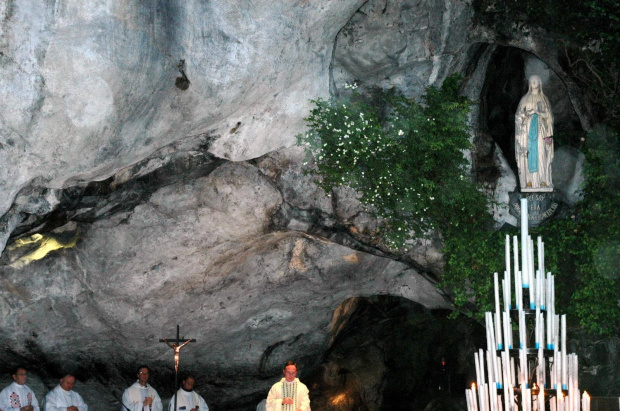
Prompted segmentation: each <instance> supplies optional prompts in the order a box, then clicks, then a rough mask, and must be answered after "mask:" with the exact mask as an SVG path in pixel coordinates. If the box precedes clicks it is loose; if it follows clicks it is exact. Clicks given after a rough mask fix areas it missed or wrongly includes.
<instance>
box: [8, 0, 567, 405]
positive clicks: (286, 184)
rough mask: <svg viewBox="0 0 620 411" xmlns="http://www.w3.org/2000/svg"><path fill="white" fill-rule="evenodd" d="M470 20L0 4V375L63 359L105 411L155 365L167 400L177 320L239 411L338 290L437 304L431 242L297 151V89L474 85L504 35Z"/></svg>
mask: <svg viewBox="0 0 620 411" xmlns="http://www.w3.org/2000/svg"><path fill="white" fill-rule="evenodd" d="M471 17H472V10H471V8H470V4H469V2H468V1H448V0H446V1H437V2H435V1H425V0H422V1H417V0H416V1H412V0H402V1H390V0H368V1H364V0H341V1H328V0H317V1H308V0H296V1H291V2H273V1H271V2H269V1H263V2H257V1H249V0H229V1H225V2H209V1H200V0H187V1H183V2H170V1H164V0H152V1H137V0H121V1H99V0H97V1H85V0H62V1H61V0H50V1H46V2H40V1H34V0H20V1H16V0H8V1H4V2H2V3H0V193H1V194H2V195H0V252H1V257H0V314H1V316H0V329H1V330H2V331H0V342H1V343H2V345H1V347H2V348H0V364H2V365H0V371H7V370H8V367H9V366H11V365H15V364H16V363H24V364H26V365H27V366H28V367H29V369H30V370H31V373H32V374H34V376H35V377H36V378H35V379H34V381H35V382H36V388H37V390H38V391H37V394H38V395H42V394H43V392H45V391H46V390H47V389H49V388H52V387H53V386H54V385H55V384H56V383H57V379H56V376H55V375H54V374H55V372H56V371H58V370H59V369H61V368H64V367H70V368H74V369H77V370H78V379H79V380H80V385H78V387H79V388H80V391H81V392H83V393H84V396H85V398H87V400H89V401H90V402H92V403H93V406H92V409H93V410H97V409H112V408H114V409H117V407H118V406H119V403H118V397H120V394H121V392H122V389H123V387H124V386H126V385H128V384H129V383H131V382H132V381H133V379H134V376H135V370H134V367H135V366H137V365H138V364H140V363H148V364H149V365H151V366H152V367H153V368H154V371H155V372H154V374H153V376H152V379H153V384H154V385H155V386H157V387H158V388H160V393H161V394H162V396H167V395H170V394H171V389H170V387H171V385H172V381H173V377H172V376H173V374H172V354H171V350H170V348H168V347H167V346H166V345H164V344H162V343H159V342H158V339H159V338H161V337H166V336H172V334H173V333H174V331H175V326H176V325H177V324H180V325H181V327H182V333H183V334H186V335H187V336H188V337H193V338H196V339H197V340H198V343H196V344H191V345H190V346H189V347H187V348H185V349H184V351H183V357H182V364H183V367H187V369H190V370H191V371H194V372H196V373H197V376H198V379H199V381H198V389H199V391H202V392H204V393H205V394H206V396H207V398H209V399H210V404H214V405H215V407H216V408H217V407H220V408H223V409H244V408H245V409H247V408H248V407H250V406H251V405H252V404H256V403H257V402H258V401H260V399H261V398H262V397H263V396H264V394H265V393H266V391H267V388H268V387H269V385H270V384H271V383H272V382H273V379H274V377H277V375H278V373H279V369H280V367H281V365H282V363H283V362H284V361H285V360H288V359H290V358H295V359H298V360H299V361H300V363H301V364H303V365H305V366H308V367H311V366H312V365H316V364H318V363H319V362H320V357H321V355H322V354H323V353H324V352H325V350H326V349H327V348H328V347H329V346H330V344H331V341H330V339H329V337H330V332H331V331H332V328H333V327H334V324H335V322H337V321H336V320H337V318H335V316H334V310H336V308H337V307H338V306H339V304H341V303H342V302H343V301H344V300H346V299H348V298H352V297H360V296H372V295H393V296H398V297H404V298H407V299H410V300H412V301H415V302H417V303H419V304H421V305H422V306H423V307H426V308H447V307H448V304H447V302H446V301H445V299H444V298H443V296H442V295H440V294H439V293H438V291H437V290H436V289H435V287H434V285H433V281H432V280H433V278H434V277H436V276H438V275H440V272H441V267H442V257H441V253H439V251H438V247H440V244H439V242H438V241H437V239H432V240H429V241H422V240H420V241H419V242H417V243H416V244H415V245H414V246H413V247H412V248H411V250H409V251H408V252H407V254H406V255H405V256H404V257H403V256H394V255H392V254H391V253H390V251H389V250H388V249H386V248H385V247H383V246H382V244H381V240H380V239H378V238H376V236H375V235H374V233H376V227H377V222H376V221H374V220H373V219H372V218H371V216H369V215H368V214H366V213H364V212H363V211H362V209H361V208H360V207H359V203H358V202H357V200H356V195H355V193H353V192H351V191H350V190H347V189H346V188H343V189H342V190H338V191H337V192H335V193H334V194H333V195H332V196H331V197H327V196H325V195H324V194H323V193H322V192H321V191H320V190H319V189H318V188H317V187H316V185H315V184H314V183H313V181H312V177H311V176H308V175H306V174H304V169H306V168H307V167H311V164H309V165H304V162H305V161H306V160H305V159H304V156H303V153H302V152H301V151H300V150H299V149H297V148H290V147H291V146H293V145H294V141H295V135H296V134H298V133H300V132H303V131H304V121H303V118H304V117H305V116H306V115H307V113H308V110H309V108H310V107H311V103H310V101H309V100H310V99H316V98H318V97H323V98H326V97H328V96H329V95H330V94H336V95H338V94H344V93H345V92H344V88H343V86H344V84H345V83H351V82H354V81H355V82H360V83H361V84H362V86H363V88H365V89H367V90H370V89H372V88H373V87H381V88H390V87H397V88H399V89H401V90H402V91H404V92H405V93H407V94H408V95H412V96H416V95H419V93H421V91H422V90H423V88H424V87H426V86H427V85H430V84H438V83H440V82H441V81H442V80H443V79H444V78H445V76H446V75H448V74H450V73H451V72H453V71H459V72H462V73H464V74H467V75H469V78H468V83H467V88H466V92H467V94H468V96H470V97H471V98H475V97H476V96H477V95H479V94H480V89H481V87H482V84H483V83H484V81H483V79H484V76H485V67H486V64H487V63H486V62H487V61H488V52H486V54H485V51H484V50H485V46H484V44H486V43H492V42H493V41H494V39H493V36H492V33H489V32H488V31H487V30H485V29H484V28H480V27H476V26H474V25H473V23H472V20H471ZM522 46H523V47H527V48H528V50H530V51H532V50H534V49H536V47H537V43H536V42H535V41H533V42H531V43H529V45H522ZM486 50H491V48H489V49H486ZM540 50H543V51H544V50H545V48H541V49H540ZM548 55H549V56H550V58H551V59H555V56H554V55H553V54H552V53H548ZM556 60H557V59H556ZM556 60H554V61H556ZM550 65H551V66H552V67H555V66H554V65H553V64H551V63H550ZM476 127H477V119H476V118H472V129H476ZM429 279H430V280H429ZM333 321H334V322H333Z"/></svg>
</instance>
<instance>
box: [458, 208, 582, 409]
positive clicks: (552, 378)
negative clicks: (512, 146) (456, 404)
mask: <svg viewBox="0 0 620 411" xmlns="http://www.w3.org/2000/svg"><path fill="white" fill-rule="evenodd" d="M527 210H528V207H527V199H521V244H520V245H521V246H520V247H519V241H518V239H517V236H514V237H513V238H512V242H511V241H510V237H509V236H508V235H507V236H506V244H505V259H506V269H505V271H504V277H503V279H502V280H501V283H500V281H499V275H498V273H494V292H495V310H494V312H487V313H485V325H486V337H487V349H486V350H483V349H479V350H478V352H477V353H475V354H474V361H475V365H476V382H475V383H473V384H472V386H471V388H470V389H466V390H465V394H466V395H465V397H466V400H467V409H468V411H545V410H549V411H590V396H589V395H588V394H587V393H586V392H584V393H583V395H581V393H580V390H579V384H578V368H579V367H578V358H577V355H576V354H568V352H567V349H566V315H558V314H556V313H555V278H554V276H553V275H552V274H551V273H550V272H546V271H545V265H544V259H545V257H544V255H545V254H544V243H543V242H542V238H541V237H538V239H537V243H536V246H535V243H534V242H533V240H532V238H531V237H530V236H529V233H528V217H527ZM511 245H512V246H511ZM511 262H512V264H511ZM545 273H546V274H545ZM500 285H501V287H500ZM500 290H501V292H500ZM500 297H501V298H500Z"/></svg>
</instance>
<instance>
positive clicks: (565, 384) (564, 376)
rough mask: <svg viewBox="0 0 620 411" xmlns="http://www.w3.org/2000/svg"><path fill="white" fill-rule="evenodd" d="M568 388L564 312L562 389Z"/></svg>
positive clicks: (564, 318) (564, 316) (563, 316)
mask: <svg viewBox="0 0 620 411" xmlns="http://www.w3.org/2000/svg"><path fill="white" fill-rule="evenodd" d="M567 388H568V358H567V353H566V314H563V315H562V389H563V390H565V389H567Z"/></svg>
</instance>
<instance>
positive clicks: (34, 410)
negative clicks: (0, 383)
mask: <svg viewBox="0 0 620 411" xmlns="http://www.w3.org/2000/svg"><path fill="white" fill-rule="evenodd" d="M11 375H12V377H13V383H12V384H11V385H9V386H8V387H6V388H5V389H3V390H2V392H0V409H2V410H14V409H16V408H18V409H20V410H21V411H39V409H40V408H39V402H38V401H37V397H35V395H34V392H32V390H31V389H30V387H28V386H27V385H26V380H27V379H28V372H27V371H26V369H25V368H24V367H16V368H14V369H13V371H11Z"/></svg>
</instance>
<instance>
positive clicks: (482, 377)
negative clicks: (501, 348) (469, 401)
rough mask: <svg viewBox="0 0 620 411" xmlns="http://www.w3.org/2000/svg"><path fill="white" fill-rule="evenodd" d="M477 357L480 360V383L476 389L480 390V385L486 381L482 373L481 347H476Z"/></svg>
mask: <svg viewBox="0 0 620 411" xmlns="http://www.w3.org/2000/svg"><path fill="white" fill-rule="evenodd" d="M478 358H479V361H480V384H478V391H480V387H481V386H482V385H484V384H486V383H487V380H486V376H485V375H484V352H483V351H482V348H479V349H478Z"/></svg>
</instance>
